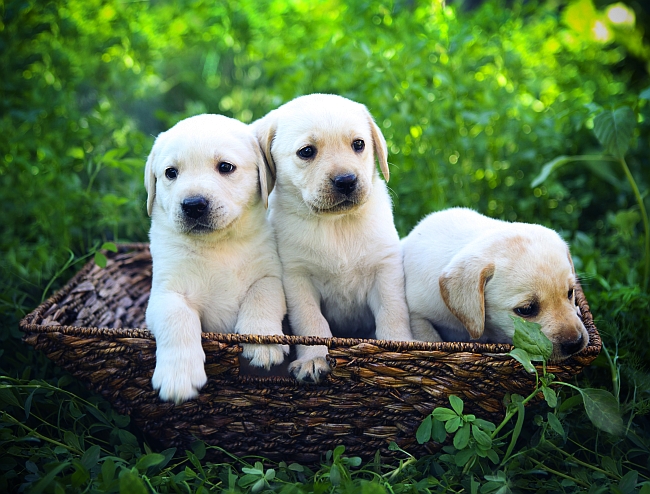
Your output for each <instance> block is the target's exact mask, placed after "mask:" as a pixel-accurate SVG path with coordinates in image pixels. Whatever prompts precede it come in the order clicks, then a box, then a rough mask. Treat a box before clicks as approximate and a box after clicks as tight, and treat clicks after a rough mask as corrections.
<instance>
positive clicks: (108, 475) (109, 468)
mask: <svg viewBox="0 0 650 494" xmlns="http://www.w3.org/2000/svg"><path fill="white" fill-rule="evenodd" d="M114 477H115V462H114V461H113V458H106V459H105V460H104V462H103V463H102V481H103V482H104V484H108V483H109V482H110V481H111V480H113V478H114Z"/></svg>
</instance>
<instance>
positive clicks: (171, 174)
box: [165, 167, 178, 180]
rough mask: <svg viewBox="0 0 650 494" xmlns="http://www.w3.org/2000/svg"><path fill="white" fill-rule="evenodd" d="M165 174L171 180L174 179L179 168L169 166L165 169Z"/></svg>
mask: <svg viewBox="0 0 650 494" xmlns="http://www.w3.org/2000/svg"><path fill="white" fill-rule="evenodd" d="M165 176H166V177H167V178H168V179H169V180H174V179H175V178H176V177H178V170H177V169H176V168H171V167H170V168H167V169H166V170H165Z"/></svg>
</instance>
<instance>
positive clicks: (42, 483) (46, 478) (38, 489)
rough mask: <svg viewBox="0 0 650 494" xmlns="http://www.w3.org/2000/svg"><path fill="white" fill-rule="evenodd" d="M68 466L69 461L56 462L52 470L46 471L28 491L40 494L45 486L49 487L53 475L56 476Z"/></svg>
mask: <svg viewBox="0 0 650 494" xmlns="http://www.w3.org/2000/svg"><path fill="white" fill-rule="evenodd" d="M68 466H70V462H69V461H65V462H63V463H60V464H58V465H57V466H55V467H54V468H52V470H50V471H49V472H47V475H45V476H44V477H43V478H42V479H41V480H39V481H38V483H37V484H36V485H35V486H34V487H33V488H32V489H30V490H29V492H30V493H34V494H40V493H41V492H43V490H45V489H46V488H47V487H49V486H50V485H51V484H52V481H53V480H54V477H56V476H57V474H58V473H59V472H60V471H61V470H63V469H64V468H66V467H68Z"/></svg>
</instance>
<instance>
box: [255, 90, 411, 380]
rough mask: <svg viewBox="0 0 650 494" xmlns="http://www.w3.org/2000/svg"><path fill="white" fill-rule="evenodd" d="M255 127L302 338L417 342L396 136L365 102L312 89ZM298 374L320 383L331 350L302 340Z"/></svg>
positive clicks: (293, 319) (293, 368) (292, 316)
mask: <svg viewBox="0 0 650 494" xmlns="http://www.w3.org/2000/svg"><path fill="white" fill-rule="evenodd" d="M252 125H253V127H254V129H255V132H256V134H257V137H258V139H259V141H260V145H261V146H262V148H263V150H264V151H265V155H266V158H267V161H268V163H269V165H270V166H271V168H275V169H276V186H275V190H274V191H273V194H271V197H270V200H269V211H270V218H271V222H272V224H273V226H274V228H275V231H276V234H277V238H278V252H279V254H280V259H281V261H282V268H283V283H284V289H285V292H286V296H287V306H288V313H289V321H290V323H291V327H292V330H293V332H294V334H296V335H300V336H319V337H331V336H332V334H334V335H335V336H340V337H371V336H375V335H376V337H377V338H380V339H392V340H411V334H410V330H409V322H408V309H407V306H406V301H405V296H404V272H403V267H402V262H401V254H400V248H399V237H398V235H397V231H396V230H395V226H394V224H393V214H392V209H391V201H390V197H389V196H388V192H387V189H386V185H385V183H384V182H383V181H382V180H381V179H380V178H379V174H378V172H377V169H376V165H375V154H374V153H373V149H374V152H375V153H376V154H377V157H378V160H379V164H380V166H381V170H382V172H383V174H384V177H385V178H386V179H388V163H387V161H386V155H387V152H386V142H385V141H384V137H383V135H382V134H381V131H380V130H379V128H378V127H377V125H376V124H375V122H374V121H373V119H372V117H371V116H370V113H368V110H367V109H366V107H365V106H363V105H361V104H359V103H355V102H353V101H350V100H348V99H346V98H343V97H340V96H335V95H326V94H312V95H308V96H302V97H299V98H296V99H294V100H293V101H290V102H289V103H287V104H285V105H283V106H281V107H280V108H278V109H276V110H274V111H272V112H270V113H269V114H268V115H266V116H265V117H263V118H262V119H260V120H258V121H257V122H254V123H253V124H252ZM297 355H298V358H297V360H296V361H294V362H292V363H291V365H290V367H289V370H290V372H292V374H293V375H294V376H295V377H296V378H298V379H299V380H309V381H314V382H318V381H319V379H320V378H321V377H322V376H323V375H324V374H326V373H328V372H329V365H328V364H327V361H326V358H325V357H326V356H327V348H326V347H324V346H316V347H308V346H298V348H297Z"/></svg>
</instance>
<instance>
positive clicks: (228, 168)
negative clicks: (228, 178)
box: [217, 161, 236, 175]
mask: <svg viewBox="0 0 650 494" xmlns="http://www.w3.org/2000/svg"><path fill="white" fill-rule="evenodd" d="M235 168H236V167H235V165H233V164H232V163H228V162H227V161H224V162H222V163H219V166H218V167H217V169H218V170H219V173H222V174H224V175H227V174H229V173H232V172H234V171H235Z"/></svg>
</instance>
